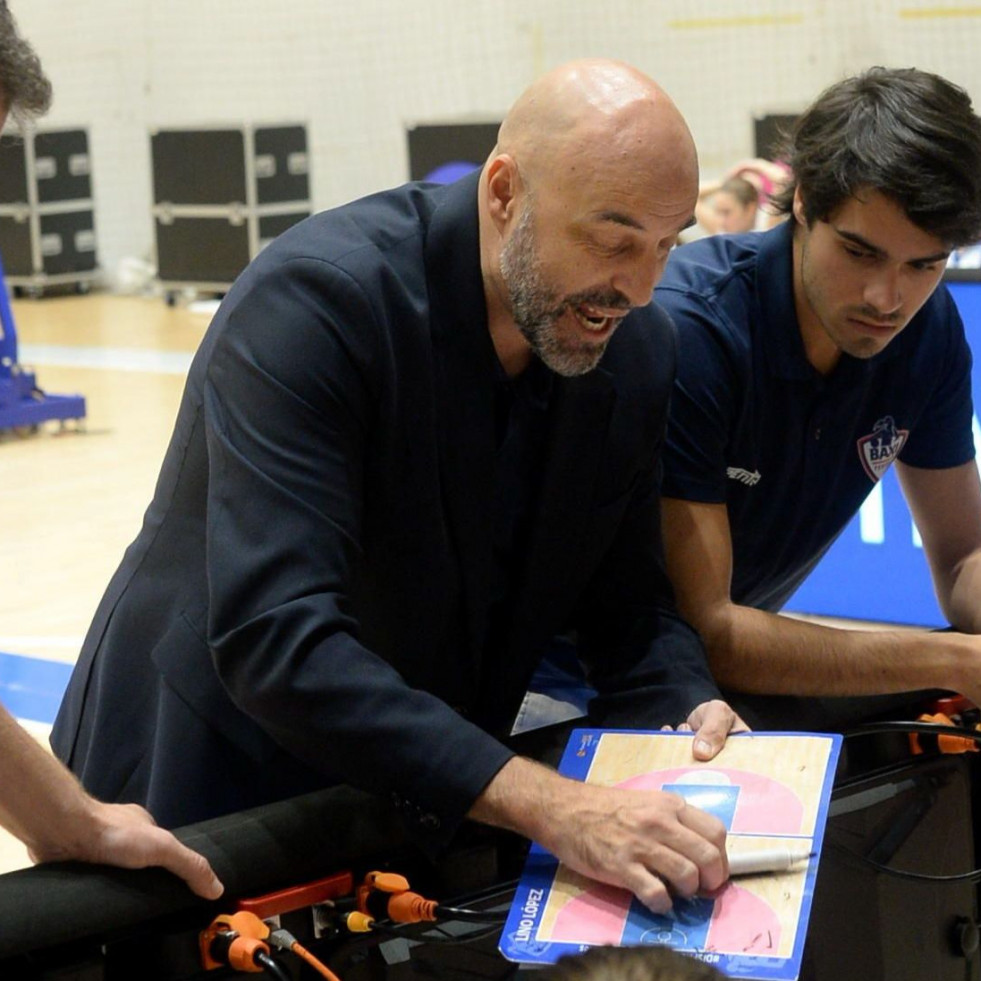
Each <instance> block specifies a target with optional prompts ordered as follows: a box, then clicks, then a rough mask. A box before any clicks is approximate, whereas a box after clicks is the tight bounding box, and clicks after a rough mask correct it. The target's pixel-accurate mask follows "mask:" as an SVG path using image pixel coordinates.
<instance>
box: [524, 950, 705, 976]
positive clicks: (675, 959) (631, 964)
mask: <svg viewBox="0 0 981 981" xmlns="http://www.w3.org/2000/svg"><path fill="white" fill-rule="evenodd" d="M539 976H540V977H541V979H542V981H724V978H723V975H722V974H721V973H720V972H719V971H717V970H716V969H715V968H714V967H711V966H710V965H708V964H704V963H703V962H702V961H699V960H696V959H695V958H694V957H691V956H689V955H687V954H679V953H678V952H677V951H675V950H671V949H670V948H668V947H650V946H649V947H592V948H590V949H589V950H587V951H586V952H585V953H584V954H569V955H566V956H565V957H561V958H559V960H558V962H557V963H556V964H555V965H553V966H552V967H550V968H548V969H546V970H544V971H542V972H541V974H540V975H539Z"/></svg>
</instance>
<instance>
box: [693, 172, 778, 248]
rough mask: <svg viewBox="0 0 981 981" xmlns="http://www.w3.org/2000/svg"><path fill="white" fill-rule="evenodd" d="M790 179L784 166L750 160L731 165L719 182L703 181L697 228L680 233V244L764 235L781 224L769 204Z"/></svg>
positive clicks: (697, 211) (699, 195)
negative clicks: (717, 237) (726, 236)
mask: <svg viewBox="0 0 981 981" xmlns="http://www.w3.org/2000/svg"><path fill="white" fill-rule="evenodd" d="M790 179H791V176H790V170H789V168H788V167H787V166H786V165H784V164H782V163H777V162H774V161H772V160H763V159H762V158H759V157H753V158H751V159H748V160H740V161H739V162H738V163H735V164H733V165H732V166H731V167H730V168H729V169H728V170H727V171H726V172H725V174H724V175H723V176H722V177H721V178H720V179H719V180H710V181H702V183H701V184H700V185H699V188H698V203H697V204H696V205H695V218H696V221H697V225H695V226H694V227H693V228H692V229H687V230H685V231H683V232H682V233H681V236H680V238H679V241H680V242H682V243H684V242H693V241H695V240H696V239H698V238H704V237H705V236H706V235H718V234H739V233H742V232H753V231H763V230H765V229H767V228H772V227H773V226H774V225H778V224H780V222H781V221H783V220H784V216H783V215H781V214H780V213H779V212H777V211H776V210H774V208H773V207H772V205H771V200H772V198H773V197H774V195H777V194H779V193H780V191H781V189H782V188H784V187H786V186H787V182H788V181H789V180H790Z"/></svg>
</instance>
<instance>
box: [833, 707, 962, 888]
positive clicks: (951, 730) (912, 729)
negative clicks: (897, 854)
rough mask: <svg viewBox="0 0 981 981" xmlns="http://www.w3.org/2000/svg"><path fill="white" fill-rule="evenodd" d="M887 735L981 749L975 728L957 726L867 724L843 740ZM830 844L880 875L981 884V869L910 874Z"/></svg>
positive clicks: (845, 734) (915, 879)
mask: <svg viewBox="0 0 981 981" xmlns="http://www.w3.org/2000/svg"><path fill="white" fill-rule="evenodd" d="M886 732H899V733H903V734H906V735H909V734H910V733H925V734H928V735H933V736H959V737H961V738H963V739H970V740H973V742H974V743H975V744H976V745H978V746H981V732H979V731H977V730H976V729H964V728H962V727H961V726H954V725H950V726H947V725H942V724H940V723H938V722H902V721H885V722H867V723H864V724H863V725H860V726H856V727H855V728H854V729H849V730H848V732H845V733H843V738H845V739H852V738H854V737H855V736H873V735H881V734H882V733H886ZM828 844H829V845H830V846H831V847H832V848H833V849H835V850H836V851H839V852H842V853H844V854H846V855H848V856H850V857H851V858H854V859H855V860H856V861H859V862H861V863H863V864H864V865H868V866H869V867H870V868H873V869H875V870H876V871H877V872H882V873H884V874H885V875H891V876H894V877H895V878H897V879H909V880H913V881H915V882H946V883H953V882H981V868H976V869H972V870H971V871H970V872H959V873H957V874H955V875H930V874H928V873H926V872H910V871H908V870H906V869H897V868H893V867H892V866H891V865H884V864H883V863H881V862H877V861H876V860H875V859H874V858H870V857H869V856H868V855H863V854H861V853H859V852H853V851H852V850H851V849H850V848H846V847H845V846H844V845H841V844H838V843H837V842H835V841H832V840H829V841H828Z"/></svg>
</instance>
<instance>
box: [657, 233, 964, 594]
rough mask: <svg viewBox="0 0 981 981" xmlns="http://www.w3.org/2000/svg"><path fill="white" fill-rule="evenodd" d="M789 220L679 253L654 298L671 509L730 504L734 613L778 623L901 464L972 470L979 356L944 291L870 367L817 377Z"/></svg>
mask: <svg viewBox="0 0 981 981" xmlns="http://www.w3.org/2000/svg"><path fill="white" fill-rule="evenodd" d="M792 232H793V223H792V222H791V221H787V222H784V223H783V224H781V225H780V226H778V227H777V228H774V229H773V230H771V231H769V232H765V233H748V234H745V235H715V236H711V237H709V238H704V239H701V240H699V241H697V242H693V243H691V244H690V245H684V246H682V247H680V248H678V249H675V250H674V252H673V253H672V254H671V258H670V259H669V261H668V264H667V270H666V272H665V274H664V278H663V279H662V280H661V283H660V285H659V286H658V288H657V291H656V294H655V295H656V298H657V301H658V303H659V304H660V305H661V306H663V307H664V308H665V309H666V310H667V311H668V313H669V314H670V315H671V318H672V319H673V320H674V322H675V324H676V325H677V328H678V334H679V337H680V345H679V355H678V376H677V379H676V382H675V387H674V391H673V393H672V396H671V413H670V418H669V423H668V437H667V445H666V448H665V453H664V484H663V494H664V496H665V497H674V498H680V499H684V500H690V501H701V502H706V503H723V502H724V503H725V504H726V505H727V508H728V514H729V522H730V526H731V530H732V551H733V576H732V587H731V592H730V595H731V597H732V599H733V601H734V602H736V603H739V604H741V605H744V606H753V607H757V608H760V609H765V610H778V609H780V607H781V606H782V605H783V604H784V603H785V602H786V600H787V599H788V598H789V597H790V595H791V594H792V593H793V592H794V590H795V589H796V588H797V587H798V586H799V585H800V584H801V582H803V580H804V579H805V578H806V576H807V574H808V573H809V572H810V571H811V569H812V568H814V566H815V565H816V564H817V562H818V560H819V559H820V558H821V556H822V555H823V554H824V553H825V551H827V549H828V547H829V546H830V545H831V544H832V542H833V541H834V539H835V538H836V537H837V536H838V534H839V533H840V532H841V530H842V529H843V528H844V527H845V525H846V524H847V523H848V521H849V520H850V519H851V518H852V516H853V515H854V514H855V512H856V511H857V510H858V508H859V506H860V505H861V503H862V502H863V501H864V500H865V498H866V496H867V495H868V493H869V492H870V491H871V490H872V488H873V487H874V486H875V483H876V482H877V481H878V480H879V478H880V477H881V476H882V474H883V473H884V472H885V470H886V469H887V468H888V467H889V465H890V464H891V463H892V461H893V460H895V459H897V458H898V459H900V460H902V461H903V462H904V463H907V464H909V465H911V466H915V467H927V468H942V467H953V466H957V465H959V464H962V463H965V462H967V461H968V460H971V459H972V458H973V457H974V439H973V435H972V430H971V421H972V406H971V354H970V350H969V348H968V346H967V341H966V340H965V337H964V327H963V324H962V323H961V319H960V316H959V315H958V313H957V310H956V308H955V306H954V303H953V300H951V298H950V294H949V293H948V292H947V290H946V288H945V287H943V286H941V287H939V288H938V289H937V290H936V291H935V292H934V293H933V295H932V296H931V297H930V299H928V300H927V302H926V303H925V304H924V305H923V307H922V309H921V310H920V311H919V312H918V313H917V315H916V316H915V317H914V318H913V319H912V320H911V321H910V322H909V324H908V325H907V326H906V328H905V329H904V330H903V331H902V332H901V333H900V334H899V335H898V336H897V337H896V338H895V339H894V340H893V341H892V342H891V343H890V344H889V345H887V347H886V348H885V349H884V350H883V351H881V352H880V353H879V354H877V355H875V357H873V358H869V359H867V360H861V359H857V358H853V357H851V356H849V355H844V354H843V355H842V356H841V358H840V359H839V362H838V364H837V365H836V366H835V368H834V370H833V371H832V372H831V373H830V374H829V375H827V376H822V375H820V374H819V373H818V372H817V371H816V370H815V369H814V367H813V366H812V365H811V364H810V363H809V362H808V360H807V358H806V357H805V354H804V344H803V341H802V339H801V335H800V328H799V326H798V323H797V317H796V314H795V311H794V295H793V273H792V266H793V262H792V247H791V236H792Z"/></svg>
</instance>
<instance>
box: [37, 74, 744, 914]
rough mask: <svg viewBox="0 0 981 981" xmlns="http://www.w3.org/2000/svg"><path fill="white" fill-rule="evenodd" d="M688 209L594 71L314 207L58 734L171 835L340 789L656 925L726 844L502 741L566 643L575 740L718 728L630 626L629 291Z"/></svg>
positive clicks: (229, 312) (56, 740)
mask: <svg viewBox="0 0 981 981" xmlns="http://www.w3.org/2000/svg"><path fill="white" fill-rule="evenodd" d="M697 189H698V167H697V157H696V153H695V147H694V142H693V140H692V138H691V134H690V132H689V130H688V127H687V125H686V123H685V121H684V119H683V118H682V116H681V114H680V113H679V111H678V109H677V108H676V106H675V105H674V104H673V102H672V101H671V100H670V98H669V97H668V96H667V95H666V93H665V92H664V91H663V90H662V89H661V88H660V87H659V86H658V85H657V84H656V83H654V82H653V81H652V80H651V79H649V78H648V77H647V76H646V75H644V74H642V73H641V72H639V71H638V70H636V69H635V68H632V67H630V66H628V65H625V64H623V63H621V62H614V61H608V60H604V59H585V60H582V61H578V62H573V63H571V64H569V65H565V66H561V67H559V68H556V69H554V70H553V71H551V72H549V73H548V74H546V75H545V76H543V77H542V78H541V79H539V80H537V81H536V82H534V83H533V84H532V85H531V87H530V88H529V89H528V90H527V91H526V92H525V93H524V94H523V95H522V96H521V97H519V99H518V100H517V102H516V103H515V105H514V106H513V107H512V108H511V110H510V111H509V112H508V114H507V115H506V118H505V119H504V122H503V123H502V125H501V128H500V131H499V136H498V142H497V146H496V147H495V148H494V150H493V151H492V153H491V154H490V156H489V157H488V159H487V160H486V162H485V163H484V165H483V166H482V167H481V168H480V170H479V171H478V172H475V173H473V174H471V175H469V176H465V177H463V178H461V179H460V180H458V181H456V182H453V183H451V184H443V185H439V184H432V183H410V184H407V185H404V186H402V187H400V188H395V189H391V190H387V191H382V192H380V193H378V194H374V195H372V196H370V197H368V198H366V199H362V200H360V201H355V202H352V203H350V204H347V205H344V206H341V207H339V208H336V209H332V210H330V211H326V212H323V213H321V214H319V215H315V216H313V217H312V218H310V219H308V220H306V221H304V222H301V223H299V224H297V225H295V226H294V227H293V228H291V229H290V230H288V231H287V232H285V233H284V234H283V235H281V236H280V237H279V238H278V239H277V240H276V241H275V242H273V243H271V244H270V245H269V246H267V247H266V248H265V249H264V250H263V252H262V253H261V254H260V255H259V256H258V257H257V258H256V259H255V260H254V261H253V262H252V264H251V265H250V266H249V268H248V269H247V270H246V271H245V272H244V273H243V274H242V275H241V276H240V277H239V279H238V281H237V282H236V283H235V285H234V286H233V287H232V289H231V290H230V291H229V293H228V294H227V295H226V296H225V299H224V300H223V302H222V305H221V308H220V309H219V311H218V313H217V315H216V316H215V319H214V320H213V322H212V324H211V326H210V327H209V329H208V332H207V334H206V336H205V338H204V340H203V342H202V345H201V347H200V348H199V350H198V352H197V354H196V356H195V359H194V363H193V365H192V367H191V370H190V373H189V376H188V381H187V385H186V388H185V391H184V396H183V399H182V403H181V407H180V410H179V412H178V418H177V422H176V426H175V430H174V435H173V437H172V440H171V443H170V446H169V448H168V450H167V454H166V457H165V459H164V463H163V469H162V472H161V475H160V479H159V481H158V483H157V487H156V492H155V496H154V500H153V501H152V502H151V504H150V507H149V509H148V511H147V514H146V518H145V521H144V524H143V529H142V531H141V532H140V534H139V536H138V538H137V539H136V541H135V542H134V543H133V544H132V545H131V546H130V548H129V549H128V550H127V552H126V554H125V556H124V558H123V560H122V564H121V565H120V567H119V569H118V571H117V572H116V574H115V576H114V577H113V579H112V581H111V582H110V584H109V587H108V589H107V591H106V594H105V596H104V598H103V601H102V603H101V604H100V607H99V609H98V611H97V613H96V616H95V619H94V621H93V624H92V627H91V628H90V630H89V634H88V637H87V638H86V640H85V643H84V645H83V650H82V653H81V655H80V657H79V661H78V665H77V666H76V669H75V673H74V675H73V677H72V680H71V682H70V684H69V688H68V691H67V693H66V697H65V700H64V702H63V704H62V707H61V711H60V713H59V716H58V719H57V721H56V724H55V728H54V732H53V735H52V745H53V746H54V747H55V749H56V752H57V753H58V755H59V756H60V757H61V758H62V759H63V760H65V761H66V762H68V763H69V765H70V766H71V767H72V769H73V770H74V772H76V773H77V774H79V776H80V777H81V779H82V781H83V783H84V784H85V786H86V787H88V788H89V789H90V790H92V791H93V792H95V793H98V794H99V795H100V796H103V797H106V798H108V799H112V800H130V801H137V802H139V803H141V804H144V805H145V806H147V807H148V808H149V809H150V811H151V812H152V813H153V814H154V815H155V817H157V819H158V820H159V821H161V823H162V824H164V825H167V826H177V825H180V824H186V823H189V822H191V821H197V820H201V819H204V818H206V817H212V816H217V815H219V814H224V813H228V812H230V811H236V810H241V809H243V808H246V807H251V806H256V805H259V804H262V803H266V802H269V801H273V800H280V799H283V798H286V797H290V796H295V795H297V794H301V793H306V792H308V791H310V790H314V789H317V788H320V787H324V786H329V785H334V784H338V783H345V784H350V785H353V786H355V787H358V788H360V789H362V790H366V791H368V792H371V793H374V794H376V795H379V796H381V797H383V798H384V799H386V800H389V801H391V803H392V804H393V806H394V807H395V808H396V809H397V810H398V812H399V813H400V814H401V815H402V816H403V818H404V819H405V822H406V824H407V825H408V827H409V829H410V833H411V834H412V835H413V837H414V838H415V839H416V840H417V841H418V842H419V843H420V844H421V845H422V846H423V847H424V848H426V849H428V850H430V851H433V852H436V851H439V850H440V849H442V848H444V847H446V845H447V844H448V843H449V841H450V840H451V838H452V836H453V835H454V833H455V831H456V829H457V828H458V827H459V826H460V824H461V823H462V822H463V820H464V819H466V818H469V819H472V820H475V821H478V822H481V823H484V824H489V825H492V826H495V827H503V828H507V829H509V830H512V831H515V832H518V833H520V834H522V835H523V836H525V837H527V838H531V839H533V840H536V841H538V842H539V843H540V844H541V845H542V846H543V847H545V848H547V849H548V850H550V851H551V852H552V853H553V854H555V855H557V856H558V857H559V858H561V859H562V860H563V861H565V862H566V863H567V864H568V865H569V866H571V867H572V868H574V869H576V870H577V871H578V872H580V873H581V874H584V875H588V876H591V877H592V878H594V879H599V880H602V881H605V882H608V883H611V884H616V885H619V886H622V887H625V888H627V889H630V890H631V891H632V892H634V893H635V894H636V895H637V896H638V897H639V898H640V899H641V901H643V902H645V903H646V904H647V905H649V906H650V907H651V908H652V909H658V910H663V909H665V908H667V907H668V906H669V905H670V903H671V898H670V895H671V892H674V893H676V894H682V895H688V896H690V895H693V894H694V893H695V892H696V891H698V890H699V889H711V888H714V887H715V886H717V885H719V884H720V883H721V882H722V881H724V880H725V878H726V877H727V874H728V871H727V870H728V866H727V860H726V856H725V849H724V842H725V830H724V827H723V825H722V823H721V822H720V821H717V820H716V819H715V818H714V817H712V816H711V815H709V814H708V813H706V812H704V811H701V810H699V809H698V808H695V807H692V806H688V805H687V804H685V802H684V800H683V799H682V798H681V797H679V796H676V795H673V794H665V793H660V792H640V791H631V790H623V789H619V788H614V787H598V786H589V785H585V784H582V783H579V782H577V781H574V780H569V779H566V778H564V777H562V776H560V775H559V774H557V773H556V772H555V771H554V770H551V769H549V768H547V767H545V766H543V765H541V764H540V763H536V762H535V761H534V760H532V759H529V758H528V757H527V756H523V755H521V754H520V753H518V752H516V749H515V748H514V747H512V746H511V745H509V743H508V741H509V738H510V734H511V730H512V726H513V724H514V720H515V717H516V715H517V712H518V709H519V707H520V705H521V702H522V700H523V697H524V694H525V692H526V691H527V688H528V682H529V679H530V678H531V675H532V673H533V671H534V669H535V666H536V665H537V664H538V662H539V661H540V660H541V658H542V656H543V654H544V653H545V651H546V650H547V649H548V647H549V645H550V643H551V642H552V639H553V638H554V637H557V636H562V635H567V634H569V633H570V632H573V631H574V633H575V637H576V653H577V655H578V657H579V658H580V659H581V660H582V661H583V662H584V663H585V665H586V667H587V670H588V672H589V675H590V679H591V680H592V682H593V684H594V686H595V688H596V690H597V691H598V692H599V695H598V697H597V698H596V699H594V704H593V706H591V708H592V710H593V719H594V721H595V722H596V724H600V725H609V726H630V727H634V726H640V727H643V728H658V727H660V726H661V725H663V724H670V725H678V724H679V723H682V722H686V724H688V725H690V726H691V728H692V729H693V730H695V736H694V740H693V743H692V746H693V751H694V752H695V753H696V754H697V755H698V756H699V757H700V758H702V759H708V758H711V757H712V756H714V755H715V754H716V753H717V752H718V751H719V750H720V749H721V747H722V745H723V743H724V742H725V739H726V737H727V735H728V733H729V732H730V731H731V730H732V729H733V728H743V726H742V724H741V722H740V721H739V720H738V719H736V718H735V716H734V715H733V713H732V711H731V710H730V709H729V707H728V706H727V705H725V703H724V702H722V701H721V700H719V698H718V691H717V688H716V686H715V684H714V682H713V681H712V679H711V676H710V675H709V673H708V671H707V669H706V667H705V658H704V652H703V650H702V648H701V645H700V643H699V642H698V639H697V637H696V636H695V635H694V633H693V632H692V631H691V629H690V628H689V627H688V625H687V624H684V623H683V622H682V621H680V620H679V619H678V618H677V617H676V616H674V615H673V614H672V613H671V612H670V611H669V610H665V609H661V608H659V606H658V604H657V602H656V595H657V591H658V585H657V584H658V582H659V581H660V577H662V576H663V574H664V573H663V562H662V559H663V557H662V553H661V549H660V544H659V531H658V510H657V500H658V475H659V462H658V460H659V455H660V447H661V443H662V440H663V434H664V421H665V418H666V410H667V398H668V393H669V391H670V387H671V379H672V377H673V372H674V333H673V328H672V327H671V324H670V322H669V320H668V319H667V317H666V316H664V315H663V313H662V312H661V311H660V310H659V309H658V308H657V307H656V306H655V305H654V304H653V303H652V301H651V297H652V292H653V288H654V284H655V283H656V282H657V280H658V278H659V277H660V275H661V272H662V269H663V267H664V263H665V261H666V259H667V255H668V253H669V251H670V249H671V248H672V246H673V245H674V242H675V240H676V238H677V235H678V232H679V230H680V229H681V228H683V227H684V226H686V225H687V224H689V222H691V221H692V217H693V210H694V206H695V198H696V196H697Z"/></svg>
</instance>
